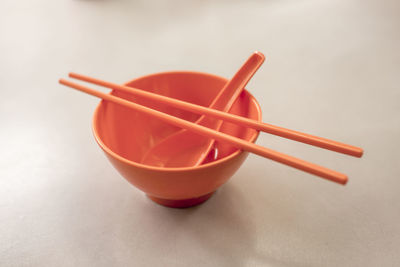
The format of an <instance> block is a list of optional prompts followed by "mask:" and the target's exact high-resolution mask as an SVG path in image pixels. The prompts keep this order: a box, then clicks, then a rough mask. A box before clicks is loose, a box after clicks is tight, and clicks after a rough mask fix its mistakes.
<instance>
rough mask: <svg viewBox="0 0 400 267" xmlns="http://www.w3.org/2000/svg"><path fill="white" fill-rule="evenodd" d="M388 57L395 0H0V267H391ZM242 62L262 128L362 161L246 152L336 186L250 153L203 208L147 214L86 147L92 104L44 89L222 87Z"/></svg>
mask: <svg viewBox="0 0 400 267" xmlns="http://www.w3.org/2000/svg"><path fill="white" fill-rule="evenodd" d="M399 47H400V4H399V2H398V1H378V0H376V1H361V0H359V1H356V0H339V1H328V0H309V1H301V0H299V1H290V0H282V1H277V0H270V1H261V0H258V1H257V0H253V1H236V0H231V1H227V0H215V1H200V0H191V1H183V0H182V1H175V0H170V1H161V0H160V1H155V0H151V1H146V0H137V1H127V0H126V1H123V0H114V1H113V0H103V1H101V0H98V1H96V0H91V1H90V0H86V1H83V0H81V1H78V0H58V1H50V0H48V1H45V0H38V1H29V0H19V1H15V0H12V1H11V0H2V1H1V2H0V148H1V149H0V266H400V164H399V152H398V151H399V149H400V141H399V136H400V121H399V120H400V119H399V118H400V90H399V84H400V83H399V82H400V73H399V71H400V52H399ZM254 50H260V51H262V52H263V53H264V54H265V55H266V56H267V61H266V63H265V64H264V66H263V67H262V69H261V70H260V71H259V72H258V73H257V74H256V75H255V76H254V78H253V80H252V81H251V82H250V84H249V85H248V89H249V90H250V91H251V92H252V93H253V94H254V95H255V96H256V97H257V99H258V100H259V102H260V103H261V106H262V109H263V116H264V121H265V122H269V123H273V124H277V125H280V126H283V127H287V128H292V129H297V130H300V131H304V132H308V133H313V134H316V135H320V136H324V137H327V138H332V139H336V140H340V141H343V142H347V143H350V144H354V145H358V146H362V147H363V148H364V149H365V151H366V153H365V156H364V157H363V158H362V159H356V158H351V157H347V156H343V155H339V154H337V153H332V152H328V151H323V150H320V149H316V148H312V147H309V146H306V145H302V144H298V143H295V142H292V141H287V140H283V139H281V138H276V137H273V136H269V135H267V134H263V135H261V136H260V138H259V140H258V144H260V145H264V146H268V147H270V148H273V149H276V150H279V151H281V152H284V153H287V154H290V155H294V156H297V157H301V158H304V159H306V160H309V161H312V162H315V163H318V164H321V165H324V166H327V167H330V168H333V169H335V170H338V171H342V172H345V173H347V174H348V175H349V177H350V181H349V183H348V185H347V186H345V187H342V186H339V185H336V184H333V183H330V182H327V181H324V180H322V179H319V178H316V177H313V176H311V175H308V174H305V173H302V172H299V171H297V170H293V169H290V168H288V167H286V166H283V165H280V164H277V163H275V162H272V161H269V160H265V159H262V158H259V157H257V156H250V157H249V158H248V159H247V161H246V162H245V164H244V165H243V166H242V168H241V169H240V170H239V171H238V172H237V173H236V174H235V175H234V177H233V178H232V179H231V180H230V181H229V182H228V183H227V184H226V185H224V186H223V187H222V188H221V189H220V190H219V191H218V192H217V194H216V195H215V196H213V197H212V198H211V199H210V200H209V201H208V202H206V203H204V204H203V205H201V206H198V207H196V208H191V209H186V210H174V209H168V208H164V207H161V206H158V205H156V204H154V203H152V202H151V201H150V200H148V199H147V198H146V197H145V196H144V194H143V193H142V192H140V191H138V190H137V189H135V188H134V187H132V186H130V185H129V184H128V183H127V182H126V181H125V180H124V179H123V178H121V176H120V175H119V174H118V173H117V172H116V171H115V170H114V169H113V168H112V166H111V165H110V164H109V163H108V161H107V160H106V158H105V156H104V155H103V154H102V152H101V150H100V149H99V148H98V147H97V145H96V144H95V142H94V139H93V137H92V133H91V126H90V123H91V117H92V113H93V110H94V108H95V106H96V104H97V103H98V100H97V99H95V98H93V97H90V96H86V95H83V94H81V93H78V92H76V91H73V90H71V89H68V88H65V87H61V86H59V85H58V84H57V80H58V78H60V77H65V76H66V74H67V73H68V72H69V71H76V72H81V73H84V74H89V75H93V76H97V77H102V78H104V79H108V80H111V81H116V82H119V83H123V82H125V81H127V80H130V79H131V78H134V77H137V76H141V75H144V74H148V73H153V72H158V71H167V70H176V69H188V70H197V71H204V72H210V73H215V74H218V75H221V76H225V77H231V76H232V75H233V73H234V72H235V71H236V70H237V68H238V67H239V66H241V64H242V63H243V62H244V60H245V59H246V58H247V57H248V56H249V55H250V54H251V53H252V51H254Z"/></svg>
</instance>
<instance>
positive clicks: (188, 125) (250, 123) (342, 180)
mask: <svg viewBox="0 0 400 267" xmlns="http://www.w3.org/2000/svg"><path fill="white" fill-rule="evenodd" d="M69 77H70V78H74V79H78V80H81V81H85V82H89V83H93V84H96V85H100V86H103V87H107V88H110V89H113V90H116V91H123V92H128V93H131V94H133V95H136V96H141V97H144V98H147V99H151V100H154V101H156V102H160V103H163V104H168V105H170V106H173V107H176V108H180V109H183V110H186V111H190V112H193V113H197V114H204V115H209V116H212V117H215V118H218V119H222V120H225V121H229V122H232V123H235V124H238V125H241V126H245V127H249V128H253V129H256V130H259V131H263V132H267V133H270V134H274V135H278V136H281V137H285V138H288V139H292V140H295V141H299V142H302V143H306V144H310V145H313V146H317V147H321V148H324V149H328V150H332V151H336V152H339V153H343V154H347V155H350V156H354V157H361V156H362V154H363V150H362V149H361V148H359V147H355V146H351V145H347V144H343V143H340V142H336V141H332V140H329V139H325V138H322V137H318V136H313V135H309V134H305V133H301V132H297V131H293V130H289V129H285V128H282V127H278V126H274V125H271V124H267V123H262V122H258V121H255V120H252V119H248V118H244V117H241V116H237V115H234V114H230V113H226V112H222V111H219V110H215V109H210V108H206V107H203V106H199V105H195V104H192V103H189V102H185V101H181V100H178V99H174V98H170V97H166V96H161V95H158V94H155V93H150V92H146V91H143V90H140V89H136V88H132V87H128V86H123V85H119V84H115V83H111V82H107V81H103V80H99V79H95V78H91V77H88V76H84V75H80V74H76V73H70V74H69ZM59 82H60V84H63V85H65V86H68V87H71V88H74V89H77V90H79V91H82V92H84V93H87V94H90V95H93V96H97V97H99V98H102V99H104V100H107V101H110V102H114V103H116V104H119V105H123V106H126V107H128V108H132V109H134V110H137V111H140V112H143V113H146V114H148V115H152V116H154V117H157V118H158V119H161V120H163V121H165V122H167V123H170V124H172V125H174V126H177V127H180V128H184V129H187V130H190V131H193V132H195V133H197V134H199V135H202V136H205V137H209V138H213V139H215V140H218V141H221V142H226V143H229V144H231V145H233V146H235V147H236V148H239V149H243V150H246V151H248V152H252V153H254V154H257V155H260V156H262V157H265V158H269V159H271V160H274V161H277V162H280V163H283V164H286V165H288V166H291V167H294V168H296V169H299V170H302V171H305V172H308V173H311V174H314V175H317V176H319V177H322V178H325V179H327V180H330V181H333V182H336V183H339V184H343V185H344V184H346V183H347V180H348V178H347V176H346V175H345V174H342V173H339V172H336V171H334V170H330V169H328V168H325V167H322V166H319V165H316V164H313V163H310V162H307V161H304V160H301V159H298V158H295V157H292V156H289V155H286V154H283V153H280V152H277V151H274V150H271V149H268V148H265V147H262V146H259V145H256V144H254V143H251V142H248V141H245V140H243V139H240V138H237V137H234V136H231V135H228V134H224V133H221V132H218V131H215V130H213V129H210V128H207V127H204V126H201V125H198V124H195V123H192V122H189V121H186V120H183V119H180V118H177V117H174V116H171V115H168V114H166V113H163V112H160V111H157V110H154V109H151V108H148V107H145V106H142V105H139V104H136V103H133V102H130V101H128V100H125V99H122V98H119V97H116V96H113V95H110V94H105V93H102V92H99V91H96V90H93V89H91V88H88V87H86V86H83V85H79V84H76V83H73V82H70V81H68V80H65V79H60V80H59Z"/></svg>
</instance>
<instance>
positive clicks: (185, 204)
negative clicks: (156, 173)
mask: <svg viewBox="0 0 400 267" xmlns="http://www.w3.org/2000/svg"><path fill="white" fill-rule="evenodd" d="M214 192H215V191H214ZM214 192H211V193H208V194H206V195H203V196H201V197H196V198H188V199H165V198H158V197H154V196H150V195H147V197H148V198H150V199H151V200H153V201H154V202H156V203H157V204H160V205H163V206H166V207H170V208H179V209H183V208H189V207H193V206H196V205H199V204H201V203H203V202H204V201H206V200H207V199H209V198H210V197H211V196H212V195H213V194H214Z"/></svg>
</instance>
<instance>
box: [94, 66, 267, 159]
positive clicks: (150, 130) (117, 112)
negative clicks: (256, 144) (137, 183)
mask: <svg viewBox="0 0 400 267" xmlns="http://www.w3.org/2000/svg"><path fill="white" fill-rule="evenodd" d="M226 82H227V80H226V79H224V78H221V77H218V76H214V75H210V74H205V73H197V72H166V73H157V74H153V75H148V76H144V77H141V78H138V79H135V80H133V81H131V82H128V83H127V84H126V85H128V86H131V87H135V88H139V89H141V90H145V91H149V92H154V93H157V94H161V95H165V96H168V97H172V98H176V99H180V100H184V101H187V102H191V103H195V104H198V105H202V106H208V105H209V104H210V103H211V101H212V100H213V99H214V97H215V96H216V95H217V93H218V92H219V90H221V89H222V88H223V86H224V85H225V83H226ZM111 93H112V94H113V95H116V96H118V97H121V98H124V99H127V100H130V101H133V102H136V103H138V104H141V105H144V106H147V107H150V108H153V109H156V110H159V111H162V112H165V113H168V114H170V115H173V116H176V117H179V118H182V119H185V120H189V121H192V122H194V121H196V119H198V118H199V117H200V115H197V114H193V113H190V112H186V111H182V110H179V109H176V108H173V107H169V106H167V105H164V104H159V103H155V102H153V101H151V100H146V99H144V98H141V97H137V96H134V95H131V94H129V93H126V92H117V91H113V92H111ZM230 113H233V114H237V115H240V116H244V117H248V118H251V119H255V120H260V119H261V111H260V108H259V105H258V103H257V102H256V100H255V99H254V97H252V96H251V95H250V94H249V93H248V92H247V91H243V93H242V94H241V95H240V97H239V98H238V99H237V101H236V102H235V103H234V105H233V106H232V108H231V110H230ZM93 129H94V132H95V134H96V135H97V136H98V138H99V139H100V142H101V143H102V144H101V145H103V146H106V147H107V148H108V149H109V150H111V151H112V152H114V153H116V154H118V155H119V156H121V157H123V158H125V159H127V160H130V161H133V162H135V163H139V162H140V161H141V159H142V157H143V155H144V154H145V153H146V152H147V151H148V150H149V149H150V148H151V147H152V146H154V145H155V144H157V143H158V142H159V141H160V140H162V139H164V138H165V137H167V136H168V135H170V134H172V133H174V132H176V131H179V130H180V128H177V127H175V126H172V125H170V124H168V123H165V122H163V121H161V120H159V119H157V118H154V117H152V116H149V115H146V114H143V113H141V112H137V111H135V110H132V109H129V108H126V107H123V106H119V105H117V104H114V103H110V102H107V101H101V103H100V104H99V106H98V108H97V111H96V112H95V117H94V125H93ZM221 131H222V132H224V133H227V134H230V135H233V136H236V137H239V138H242V139H246V140H249V141H254V140H255V138H256V136H257V131H255V130H252V129H248V128H244V127H240V126H237V125H234V124H232V123H228V122H225V123H223V125H222V127H221ZM215 147H216V150H217V151H218V153H217V155H218V156H217V157H212V158H209V159H208V162H210V161H215V160H219V159H221V158H223V157H226V156H228V155H230V154H232V153H234V152H235V151H237V149H236V148H234V147H232V146H231V145H227V144H223V143H219V142H217V143H216V145H215Z"/></svg>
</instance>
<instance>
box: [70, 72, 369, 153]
mask: <svg viewBox="0 0 400 267" xmlns="http://www.w3.org/2000/svg"><path fill="white" fill-rule="evenodd" d="M69 77H71V78H74V79H78V80H81V81H85V82H89V83H93V84H96V85H100V86H104V87H107V88H110V89H114V90H116V91H123V92H128V93H131V94H133V95H136V96H141V97H143V98H147V99H151V100H154V101H157V102H159V103H163V104H168V105H170V106H172V107H176V108H179V109H183V110H186V111H190V112H193V113H196V114H200V115H209V116H212V117H215V118H218V119H222V120H224V121H229V122H232V123H235V124H237V125H240V126H244V127H249V128H252V129H255V130H258V131H262V132H266V133H269V134H273V135H277V136H281V137H284V138H287V139H291V140H294V141H298V142H302V143H305V144H309V145H313V146H316V147H320V148H324V149H328V150H331V151H335V152H339V153H343V154H347V155H350V156H354V157H361V156H362V155H363V149H362V148H359V147H355V146H352V145H347V144H344V143H340V142H337V141H333V140H329V139H326V138H322V137H318V136H314V135H310V134H306V133H302V132H298V131H294V130H290V129H285V128H282V127H279V126H275V125H272V124H267V123H263V122H258V121H256V120H252V119H249V118H245V117H241V116H238V115H234V114H230V113H227V112H223V111H219V110H216V109H210V108H207V107H203V106H200V105H196V104H192V103H189V102H185V101H182V100H178V99H175V98H171V97H167V96H162V95H158V94H155V93H150V92H147V91H144V90H140V89H136V88H133V87H129V86H123V85H119V84H115V83H111V82H107V81H103V80H100V79H96V78H92V77H89V76H85V75H81V74H77V73H73V72H71V73H69Z"/></svg>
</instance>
